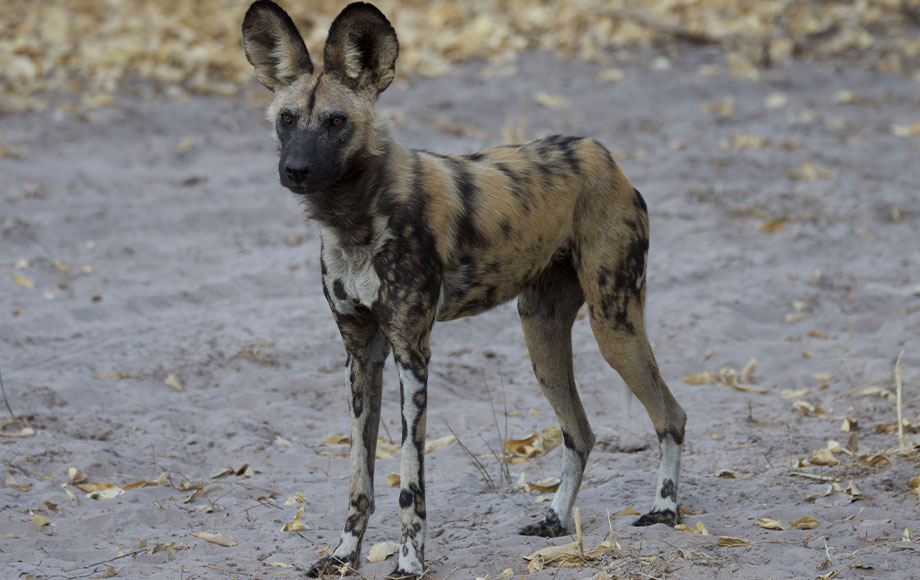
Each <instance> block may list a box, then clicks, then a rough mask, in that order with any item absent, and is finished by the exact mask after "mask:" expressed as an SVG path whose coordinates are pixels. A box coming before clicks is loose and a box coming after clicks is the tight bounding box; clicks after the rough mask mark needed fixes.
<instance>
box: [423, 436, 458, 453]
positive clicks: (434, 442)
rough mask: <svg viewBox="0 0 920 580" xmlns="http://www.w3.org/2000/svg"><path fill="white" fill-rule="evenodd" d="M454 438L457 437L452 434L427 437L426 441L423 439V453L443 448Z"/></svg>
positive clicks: (454, 439)
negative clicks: (434, 437)
mask: <svg viewBox="0 0 920 580" xmlns="http://www.w3.org/2000/svg"><path fill="white" fill-rule="evenodd" d="M456 440H457V438H456V437H454V436H453V435H445V436H443V437H438V438H437V439H429V440H428V441H425V453H431V452H432V451H437V450H438V449H443V448H445V447H447V446H448V445H450V444H451V443H453V442H454V441H456Z"/></svg>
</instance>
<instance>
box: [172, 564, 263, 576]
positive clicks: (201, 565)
mask: <svg viewBox="0 0 920 580" xmlns="http://www.w3.org/2000/svg"><path fill="white" fill-rule="evenodd" d="M184 567H185V566H183V568H184ZM194 568H207V569H209V570H217V571H218V572H225V573H227V574H236V575H240V576H249V577H250V578H255V577H256V575H255V574H249V573H246V572H240V571H239V570H231V569H229V568H218V567H217V566H212V565H210V564H198V565H197V566H188V569H189V570H192V569H194Z"/></svg>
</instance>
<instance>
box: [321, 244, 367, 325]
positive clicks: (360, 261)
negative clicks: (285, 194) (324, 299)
mask: <svg viewBox="0 0 920 580" xmlns="http://www.w3.org/2000/svg"><path fill="white" fill-rule="evenodd" d="M322 238H323V265H324V266H325V269H326V273H325V275H324V277H323V283H324V284H325V285H326V290H327V292H329V294H330V296H333V297H335V299H336V300H335V301H336V302H337V303H341V304H342V305H343V307H344V305H345V304H347V303H348V302H349V301H354V302H357V303H358V304H361V305H362V306H365V307H368V308H369V307H370V306H371V304H373V303H374V302H375V301H376V300H377V295H378V293H379V291H380V278H379V277H378V276H377V272H376V270H374V260H373V252H372V250H371V248H370V247H358V248H355V247H349V248H346V247H344V246H343V245H342V244H341V243H340V242H339V239H338V237H337V236H336V235H335V234H334V233H332V232H327V231H323V233H322Z"/></svg>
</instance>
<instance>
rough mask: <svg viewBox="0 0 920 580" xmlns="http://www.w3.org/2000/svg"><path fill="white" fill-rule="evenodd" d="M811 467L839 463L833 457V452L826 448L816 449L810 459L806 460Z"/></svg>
mask: <svg viewBox="0 0 920 580" xmlns="http://www.w3.org/2000/svg"><path fill="white" fill-rule="evenodd" d="M808 461H809V463H811V464H812V465H830V466H833V465H837V464H838V463H840V461H839V460H838V459H837V458H836V457H834V454H833V452H831V450H830V449H828V448H827V447H825V448H823V449H818V450H816V451H815V452H814V453H812V455H811V459H809V460H808Z"/></svg>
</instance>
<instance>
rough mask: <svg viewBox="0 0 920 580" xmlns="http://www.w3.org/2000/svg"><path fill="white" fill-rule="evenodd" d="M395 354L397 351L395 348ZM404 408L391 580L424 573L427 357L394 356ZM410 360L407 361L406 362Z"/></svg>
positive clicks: (415, 354) (419, 355)
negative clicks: (394, 562) (396, 549)
mask: <svg viewBox="0 0 920 580" xmlns="http://www.w3.org/2000/svg"><path fill="white" fill-rule="evenodd" d="M394 351H395V348H394ZM395 358H396V368H397V369H398V371H399V385H400V406H401V408H402V462H401V466H400V476H399V477H400V482H401V485H400V490H399V520H400V523H401V527H400V529H401V533H400V541H399V543H400V549H399V558H398V559H397V566H396V570H395V571H394V572H393V573H392V574H391V576H390V577H391V578H416V577H418V576H420V575H421V574H423V573H424V571H425V531H426V517H427V513H426V510H425V421H426V417H427V406H428V358H429V355H428V353H427V349H426V352H425V354H422V353H418V352H416V353H413V356H409V357H404V356H398V355H396V356H395ZM407 359H408V360H407Z"/></svg>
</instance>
